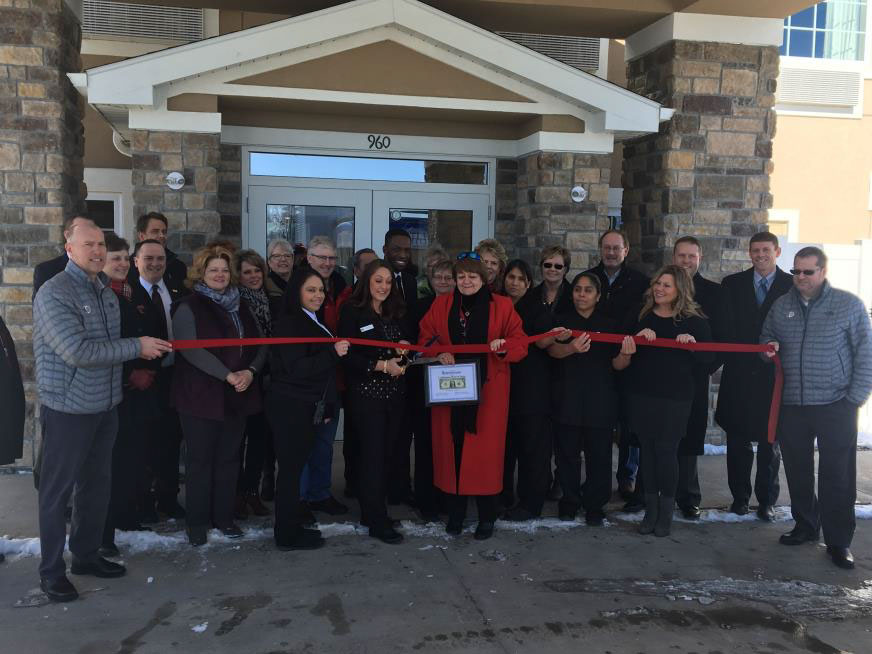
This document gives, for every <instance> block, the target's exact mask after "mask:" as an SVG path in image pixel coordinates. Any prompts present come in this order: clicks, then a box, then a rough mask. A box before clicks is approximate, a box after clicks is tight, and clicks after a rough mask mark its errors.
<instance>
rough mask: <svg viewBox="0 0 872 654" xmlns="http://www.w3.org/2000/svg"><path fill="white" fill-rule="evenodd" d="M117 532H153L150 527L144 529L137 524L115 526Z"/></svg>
mask: <svg viewBox="0 0 872 654" xmlns="http://www.w3.org/2000/svg"><path fill="white" fill-rule="evenodd" d="M115 528H116V529H117V530H118V531H154V529H152V528H151V527H146V526H145V525H143V524H140V523H138V522H131V523H129V524H126V525H115Z"/></svg>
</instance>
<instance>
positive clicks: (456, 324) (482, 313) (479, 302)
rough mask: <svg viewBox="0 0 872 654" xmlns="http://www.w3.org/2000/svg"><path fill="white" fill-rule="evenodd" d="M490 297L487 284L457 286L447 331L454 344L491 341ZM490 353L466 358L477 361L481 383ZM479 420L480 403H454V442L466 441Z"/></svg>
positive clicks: (484, 376) (452, 409)
mask: <svg viewBox="0 0 872 654" xmlns="http://www.w3.org/2000/svg"><path fill="white" fill-rule="evenodd" d="M490 300H491V292H490V290H488V288H487V286H482V287H481V289H479V291H478V292H477V293H474V294H473V295H463V294H461V293H460V291H459V290H457V289H454V300H453V301H452V303H451V312H450V313H449V315H448V333H449V336H450V337H451V342H452V344H454V345H465V344H471V343H487V342H488V340H487V333H488V327H489V323H490ZM487 356H488V355H487V354H473V355H467V356H465V357H464V359H465V360H472V361H478V369H479V374H480V375H481V381H482V383H484V381H485V380H486V379H487ZM477 420H478V404H467V405H459V406H452V407H451V434H452V436H453V437H454V441H455V445H456V444H457V443H458V442H460V443H462V442H463V435H464V432H469V433H470V434H474V433H476V421H477ZM458 458H459V457H458Z"/></svg>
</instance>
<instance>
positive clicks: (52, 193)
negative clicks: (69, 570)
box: [0, 0, 85, 466]
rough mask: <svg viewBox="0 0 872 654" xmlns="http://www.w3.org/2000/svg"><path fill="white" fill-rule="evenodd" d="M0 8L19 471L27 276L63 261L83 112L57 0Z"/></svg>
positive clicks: (29, 458) (0, 207) (28, 383)
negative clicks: (18, 365)
mask: <svg viewBox="0 0 872 654" xmlns="http://www.w3.org/2000/svg"><path fill="white" fill-rule="evenodd" d="M2 5H3V6H0V257H2V259H0V267H2V282H0V314H2V316H3V319H4V321H5V322H6V324H7V325H8V326H9V331H10V332H11V334H12V337H13V339H14V340H15V348H16V352H17V354H18V358H19V361H20V363H21V372H22V377H23V378H24V385H25V393H26V397H27V423H26V426H25V442H24V455H23V458H22V459H21V461H20V462H19V463H20V465H22V466H30V465H32V463H33V460H34V458H33V452H34V450H35V447H34V438H35V433H36V429H35V423H36V420H35V418H36V411H35V403H36V389H35V383H34V365H33V348H32V345H31V335H32V333H33V324H32V323H33V314H32V311H31V295H32V292H33V289H32V284H33V268H34V266H36V265H37V264H38V263H41V262H42V261H45V260H47V259H51V258H52V257H55V256H57V255H58V254H59V253H60V252H61V247H60V243H61V242H62V235H61V224H62V223H63V220H64V218H65V217H66V216H67V215H69V214H71V213H74V212H77V211H81V210H83V209H84V201H83V198H84V195H85V193H84V184H83V183H82V156H83V154H84V140H83V138H84V137H83V128H82V115H83V111H84V105H83V102H82V99H81V97H80V96H79V93H78V92H77V91H76V90H75V89H74V88H73V86H72V84H71V83H70V81H69V79H68V78H67V73H70V72H79V71H80V70H81V58H80V55H79V50H80V44H81V27H80V25H79V22H78V19H77V17H76V16H75V14H74V13H73V12H72V11H70V9H69V7H67V6H66V4H64V2H63V0H15V2H14V3H13V2H11V1H7V2H3V3H2Z"/></svg>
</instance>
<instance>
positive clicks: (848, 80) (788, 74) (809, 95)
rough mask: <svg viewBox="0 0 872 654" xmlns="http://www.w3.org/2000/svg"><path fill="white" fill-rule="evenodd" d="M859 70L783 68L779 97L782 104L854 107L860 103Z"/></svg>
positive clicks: (860, 77)
mask: <svg viewBox="0 0 872 654" xmlns="http://www.w3.org/2000/svg"><path fill="white" fill-rule="evenodd" d="M862 80H863V74H862V72H860V71H849V70H821V69H816V68H794V67H793V66H791V67H790V68H786V67H782V69H781V75H780V76H779V77H778V90H777V92H776V94H777V100H778V102H779V103H782V104H805V105H814V106H822V107H823V106H830V107H854V106H856V105H857V104H858V103H859V102H860V91H861V83H862Z"/></svg>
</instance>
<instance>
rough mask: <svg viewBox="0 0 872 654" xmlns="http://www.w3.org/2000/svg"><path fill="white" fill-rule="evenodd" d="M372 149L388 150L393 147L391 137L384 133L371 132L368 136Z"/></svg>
mask: <svg viewBox="0 0 872 654" xmlns="http://www.w3.org/2000/svg"><path fill="white" fill-rule="evenodd" d="M366 139H367V141H369V149H370V150H387V149H388V148H389V147H391V137H390V136H384V135H383V134H370V135H369V136H367V137H366Z"/></svg>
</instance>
